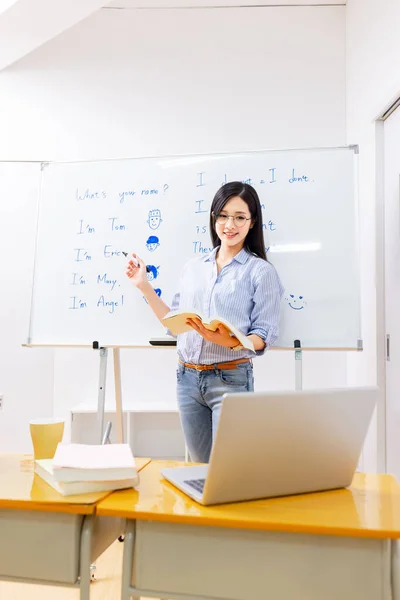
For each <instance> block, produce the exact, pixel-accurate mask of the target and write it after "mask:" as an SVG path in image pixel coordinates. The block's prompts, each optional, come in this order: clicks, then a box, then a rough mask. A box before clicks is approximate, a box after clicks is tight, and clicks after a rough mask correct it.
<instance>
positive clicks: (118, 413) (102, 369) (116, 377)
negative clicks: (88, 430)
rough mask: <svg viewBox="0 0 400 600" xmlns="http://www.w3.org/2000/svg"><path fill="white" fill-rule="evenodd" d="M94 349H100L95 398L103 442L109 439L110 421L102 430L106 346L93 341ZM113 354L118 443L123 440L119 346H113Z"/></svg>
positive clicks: (100, 437)
mask: <svg viewBox="0 0 400 600" xmlns="http://www.w3.org/2000/svg"><path fill="white" fill-rule="evenodd" d="M92 347H93V349H94V350H100V368H99V387H98V400H97V424H98V435H99V443H100V444H105V443H107V442H109V441H110V432H111V425H112V424H111V421H110V422H108V423H107V426H106V430H105V431H104V413H105V403H106V381H107V358H108V348H103V347H101V346H100V345H99V342H93V344H92ZM113 356H114V382H115V407H116V411H115V412H116V420H117V439H118V442H119V443H120V444H122V443H123V441H124V431H123V421H122V399H121V395H122V394H121V363H120V355H119V348H113Z"/></svg>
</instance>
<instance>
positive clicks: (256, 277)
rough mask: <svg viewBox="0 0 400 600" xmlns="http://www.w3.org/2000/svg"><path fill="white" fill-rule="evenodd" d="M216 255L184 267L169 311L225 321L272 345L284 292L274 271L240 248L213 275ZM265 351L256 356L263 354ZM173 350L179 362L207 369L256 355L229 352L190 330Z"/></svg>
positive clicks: (215, 252)
mask: <svg viewBox="0 0 400 600" xmlns="http://www.w3.org/2000/svg"><path fill="white" fill-rule="evenodd" d="M217 251H218V248H215V249H214V250H213V251H212V252H211V253H210V254H207V256H205V257H204V256H202V257H196V258H194V259H192V260H190V261H189V262H187V263H186V265H185V266H184V268H183V272H182V275H181V280H180V285H179V292H178V293H177V294H175V296H174V298H173V300H172V305H171V310H191V311H198V312H200V313H201V314H202V315H203V316H204V317H208V318H211V317H219V318H221V319H225V320H227V321H229V322H230V323H232V325H234V326H235V327H236V328H237V329H239V331H241V332H242V333H244V334H245V335H250V334H253V333H254V334H256V335H258V336H259V337H260V338H261V339H262V340H264V342H265V344H266V347H267V346H269V345H272V344H273V343H274V342H275V340H276V338H277V337H278V330H279V315H280V305H281V297H282V295H283V291H284V289H283V286H282V284H281V282H280V279H279V276H278V274H277V272H276V270H275V267H274V266H273V265H272V264H271V263H269V262H267V261H265V260H263V259H262V258H259V257H258V256H254V255H253V254H251V253H250V252H248V251H247V250H245V249H244V248H243V249H242V250H241V251H240V252H239V253H238V254H237V255H236V256H235V257H234V258H233V259H232V260H231V262H230V263H229V264H227V265H225V266H224V267H223V268H222V269H221V271H220V272H219V273H217V263H216V254H217ZM266 347H265V348H264V350H259V351H257V352H256V354H263V353H264V352H265V349H266ZM177 350H178V356H179V358H180V359H181V360H182V361H183V362H188V363H194V364H205V365H207V364H213V363H218V362H226V361H229V360H235V359H237V358H245V357H249V358H251V357H253V356H254V352H251V351H250V350H247V349H243V350H238V351H236V352H234V353H233V352H232V350H230V349H229V348H224V347H223V346H220V345H218V344H214V343H213V342H208V341H206V340H205V339H204V338H203V337H202V336H201V335H199V334H198V333H197V332H196V331H194V330H193V331H189V332H187V333H182V334H180V335H178V341H177Z"/></svg>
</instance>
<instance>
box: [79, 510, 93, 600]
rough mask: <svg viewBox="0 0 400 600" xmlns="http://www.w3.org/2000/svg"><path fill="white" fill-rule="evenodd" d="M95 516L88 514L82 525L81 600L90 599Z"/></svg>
mask: <svg viewBox="0 0 400 600" xmlns="http://www.w3.org/2000/svg"><path fill="white" fill-rule="evenodd" d="M93 526H94V516H92V515H90V516H86V517H85V519H84V521H83V525H82V534H81V556H80V568H79V571H80V600H90V564H91V562H90V554H91V546H92V536H93Z"/></svg>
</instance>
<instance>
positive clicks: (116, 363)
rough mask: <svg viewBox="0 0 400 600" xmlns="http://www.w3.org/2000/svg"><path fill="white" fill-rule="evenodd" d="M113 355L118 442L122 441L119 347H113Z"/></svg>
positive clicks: (121, 442)
mask: <svg viewBox="0 0 400 600" xmlns="http://www.w3.org/2000/svg"><path fill="white" fill-rule="evenodd" d="M113 356H114V384H115V416H116V419H117V439H118V443H119V444H123V443H124V423H123V415H122V392H121V361H120V356H119V348H113Z"/></svg>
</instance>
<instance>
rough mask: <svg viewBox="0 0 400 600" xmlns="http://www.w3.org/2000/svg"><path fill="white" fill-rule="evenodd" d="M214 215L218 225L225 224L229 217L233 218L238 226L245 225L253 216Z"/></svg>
mask: <svg viewBox="0 0 400 600" xmlns="http://www.w3.org/2000/svg"><path fill="white" fill-rule="evenodd" d="M213 217H214V219H215V222H216V223H218V225H225V224H226V223H227V222H228V219H232V221H233V222H234V224H235V226H236V227H243V226H244V225H245V223H246V221H251V217H249V218H247V217H244V216H243V215H236V216H234V217H233V216H232V215H224V214H219V215H214V213H213Z"/></svg>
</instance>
